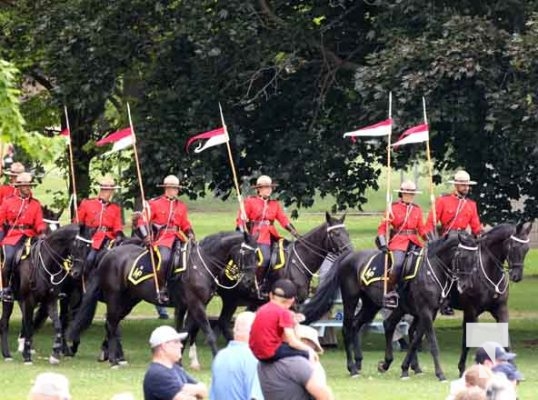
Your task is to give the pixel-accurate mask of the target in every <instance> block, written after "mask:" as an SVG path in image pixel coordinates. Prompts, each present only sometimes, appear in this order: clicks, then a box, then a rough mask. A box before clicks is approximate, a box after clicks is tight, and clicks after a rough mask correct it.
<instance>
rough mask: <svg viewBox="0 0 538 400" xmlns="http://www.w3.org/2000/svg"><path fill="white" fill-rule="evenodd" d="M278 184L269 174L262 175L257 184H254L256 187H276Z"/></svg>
mask: <svg viewBox="0 0 538 400" xmlns="http://www.w3.org/2000/svg"><path fill="white" fill-rule="evenodd" d="M276 186H278V185H277V184H276V183H273V180H272V179H271V177H270V176H267V175H260V176H259V177H258V179H257V180H256V185H255V186H254V188H255V189H259V188H263V187H276Z"/></svg>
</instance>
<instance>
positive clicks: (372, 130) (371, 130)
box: [344, 118, 392, 137]
mask: <svg viewBox="0 0 538 400" xmlns="http://www.w3.org/2000/svg"><path fill="white" fill-rule="evenodd" d="M391 132H392V119H391V118H389V119H386V120H384V121H381V122H378V123H377V124H374V125H370V126H366V127H364V128H361V129H357V130H356V131H352V132H346V133H344V137H357V136H389V135H390V134H391Z"/></svg>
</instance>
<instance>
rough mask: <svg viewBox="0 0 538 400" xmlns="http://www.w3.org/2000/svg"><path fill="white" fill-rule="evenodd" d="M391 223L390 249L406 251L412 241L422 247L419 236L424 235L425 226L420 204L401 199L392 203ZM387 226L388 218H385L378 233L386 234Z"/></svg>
mask: <svg viewBox="0 0 538 400" xmlns="http://www.w3.org/2000/svg"><path fill="white" fill-rule="evenodd" d="M389 225H390V226H391V227H392V230H391V235H390V240H389V243H388V248H389V250H392V251H394V250H399V251H406V250H407V247H408V245H409V242H410V241H411V242H413V243H414V244H416V245H417V246H420V247H422V243H421V242H420V239H419V236H421V237H424V235H425V228H424V223H423V221H422V209H421V208H420V206H418V205H416V204H414V203H409V204H407V203H404V202H403V201H401V200H400V201H398V202H395V203H392V209H391V215H390V219H389ZM386 228H387V224H386V219H385V218H383V220H382V221H381V223H380V224H379V227H378V228H377V234H378V235H382V236H385V233H386Z"/></svg>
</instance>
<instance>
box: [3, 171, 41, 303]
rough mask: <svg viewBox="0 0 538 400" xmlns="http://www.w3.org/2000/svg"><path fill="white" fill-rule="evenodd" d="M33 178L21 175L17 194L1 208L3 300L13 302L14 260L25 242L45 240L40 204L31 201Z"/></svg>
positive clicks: (32, 198)
mask: <svg viewBox="0 0 538 400" xmlns="http://www.w3.org/2000/svg"><path fill="white" fill-rule="evenodd" d="M34 185H35V184H34V183H32V175H31V174H29V173H27V172H23V173H21V174H19V175H18V176H17V179H16V181H15V183H14V186H15V188H16V189H17V190H16V193H15V194H14V195H12V196H10V197H8V198H6V199H4V201H3V202H2V205H1V206H0V240H1V242H2V249H3V253H4V263H3V268H2V300H3V301H13V294H12V290H11V280H12V275H13V270H14V268H15V267H16V265H14V264H15V262H16V260H15V258H16V255H17V253H18V252H19V250H21V249H22V247H23V246H24V243H25V242H26V240H27V239H28V238H33V237H36V236H37V237H39V238H44V236H45V230H46V225H45V223H44V222H43V212H42V211H41V204H40V203H39V201H38V200H37V199H35V198H34V197H32V190H31V187H32V186H34Z"/></svg>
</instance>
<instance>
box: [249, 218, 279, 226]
mask: <svg viewBox="0 0 538 400" xmlns="http://www.w3.org/2000/svg"><path fill="white" fill-rule="evenodd" d="M250 222H251V223H253V224H255V225H273V223H274V221H269V220H268V219H262V220H261V221H250Z"/></svg>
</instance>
